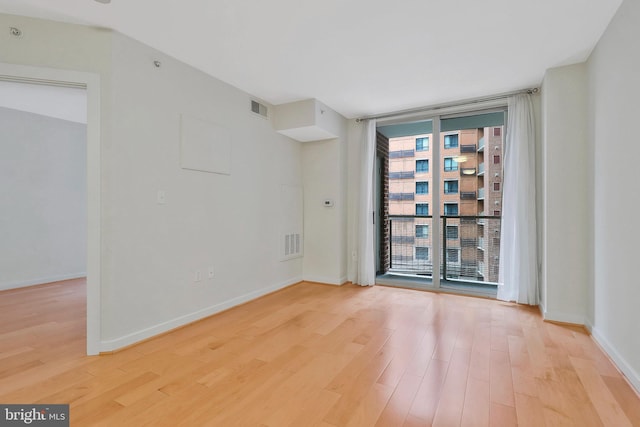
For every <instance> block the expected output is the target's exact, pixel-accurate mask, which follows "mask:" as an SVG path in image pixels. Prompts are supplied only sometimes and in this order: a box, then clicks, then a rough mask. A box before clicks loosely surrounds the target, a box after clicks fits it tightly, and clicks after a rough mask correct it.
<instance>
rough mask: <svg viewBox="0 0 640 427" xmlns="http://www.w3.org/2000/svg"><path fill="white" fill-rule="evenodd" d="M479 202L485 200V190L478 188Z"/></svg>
mask: <svg viewBox="0 0 640 427" xmlns="http://www.w3.org/2000/svg"><path fill="white" fill-rule="evenodd" d="M478 200H484V188H478Z"/></svg>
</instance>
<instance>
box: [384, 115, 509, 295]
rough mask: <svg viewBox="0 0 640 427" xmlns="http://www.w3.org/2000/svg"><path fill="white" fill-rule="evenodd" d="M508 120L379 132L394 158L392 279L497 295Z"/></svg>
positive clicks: (450, 121) (449, 121) (451, 120)
mask: <svg viewBox="0 0 640 427" xmlns="http://www.w3.org/2000/svg"><path fill="white" fill-rule="evenodd" d="M505 113H506V112H505V111H503V110H500V111H490V112H480V113H475V114H470V113H467V114H464V115H460V116H452V117H433V118H430V119H427V120H420V121H414V122H406V123H396V124H392V125H384V124H383V125H381V126H379V128H378V132H379V133H380V134H382V135H384V137H385V138H383V139H384V140H385V141H387V140H388V153H389V155H388V167H387V170H388V176H387V177H386V185H385V186H384V188H385V189H386V190H387V192H386V194H385V195H384V196H383V197H385V196H386V197H387V203H386V206H387V209H388V212H386V215H383V216H382V217H384V218H386V221H387V222H386V223H385V224H382V226H384V227H386V229H387V230H388V233H387V234H386V235H387V236H388V241H386V242H381V244H383V245H384V247H385V248H387V250H388V252H389V253H388V254H387V255H388V262H387V263H386V268H385V271H383V272H382V273H385V275H384V276H385V278H386V279H389V277H401V278H403V279H405V280H412V281H413V282H414V283H416V284H417V285H418V286H424V287H442V288H446V287H449V288H452V289H459V290H471V291H473V292H479V293H487V294H492V293H495V289H496V285H497V282H498V274H499V271H498V265H499V254H500V223H501V203H502V178H503V173H502V155H503V149H504V139H503V138H504V134H505V128H504V123H505ZM434 123H436V125H437V126H435V129H434ZM379 141H380V138H379ZM434 266H435V268H434ZM434 271H435V272H437V274H435V275H434Z"/></svg>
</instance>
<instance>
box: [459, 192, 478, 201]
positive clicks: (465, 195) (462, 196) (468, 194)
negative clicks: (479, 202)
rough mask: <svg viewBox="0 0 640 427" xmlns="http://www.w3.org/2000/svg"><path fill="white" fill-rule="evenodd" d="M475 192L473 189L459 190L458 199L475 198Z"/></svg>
mask: <svg viewBox="0 0 640 427" xmlns="http://www.w3.org/2000/svg"><path fill="white" fill-rule="evenodd" d="M475 199H476V192H475V191H461V192H460V200H475Z"/></svg>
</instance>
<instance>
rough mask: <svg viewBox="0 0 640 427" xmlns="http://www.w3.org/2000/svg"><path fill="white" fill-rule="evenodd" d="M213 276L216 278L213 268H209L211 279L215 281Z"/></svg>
mask: <svg viewBox="0 0 640 427" xmlns="http://www.w3.org/2000/svg"><path fill="white" fill-rule="evenodd" d="M213 276H214V270H213V267H209V279H213Z"/></svg>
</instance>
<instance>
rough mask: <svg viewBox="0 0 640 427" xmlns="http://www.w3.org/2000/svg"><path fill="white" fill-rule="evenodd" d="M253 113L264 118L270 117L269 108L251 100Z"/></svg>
mask: <svg viewBox="0 0 640 427" xmlns="http://www.w3.org/2000/svg"><path fill="white" fill-rule="evenodd" d="M251 111H252V112H253V113H255V114H258V115H260V116H262V117H265V118H266V117H268V112H269V110H268V108H267V106H266V105H264V104H261V103H259V102H258V101H254V100H253V99H252V100H251Z"/></svg>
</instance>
